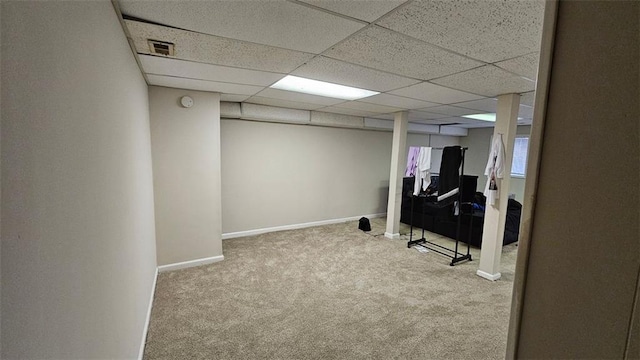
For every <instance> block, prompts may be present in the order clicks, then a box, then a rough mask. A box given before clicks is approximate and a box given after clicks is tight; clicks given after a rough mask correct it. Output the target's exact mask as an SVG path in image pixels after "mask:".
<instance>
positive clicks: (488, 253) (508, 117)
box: [477, 94, 520, 281]
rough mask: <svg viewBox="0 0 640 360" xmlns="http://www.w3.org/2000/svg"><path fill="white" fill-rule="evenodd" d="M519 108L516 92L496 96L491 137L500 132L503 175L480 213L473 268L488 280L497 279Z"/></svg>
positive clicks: (518, 96)
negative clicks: (491, 200)
mask: <svg viewBox="0 0 640 360" xmlns="http://www.w3.org/2000/svg"><path fill="white" fill-rule="evenodd" d="M519 109H520V95H518V94H506V95H500V96H498V111H497V113H496V124H495V127H494V130H493V136H494V138H495V137H496V136H499V134H502V141H503V142H504V151H505V160H504V178H503V179H502V180H501V181H500V185H499V186H498V192H499V194H500V199H499V200H498V201H497V203H496V205H495V206H491V205H489V204H487V206H486V209H485V212H484V227H483V230H482V249H481V250H480V266H479V267H478V271H477V274H478V276H481V277H483V278H485V279H488V280H492V281H495V280H498V279H499V278H500V276H501V275H500V257H501V255H502V242H503V237H504V227H505V222H506V220H507V203H508V200H509V185H510V182H511V161H512V160H513V144H514V142H515V138H516V129H517V125H518V110H519Z"/></svg>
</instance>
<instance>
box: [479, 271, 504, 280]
mask: <svg viewBox="0 0 640 360" xmlns="http://www.w3.org/2000/svg"><path fill="white" fill-rule="evenodd" d="M476 275H478V276H480V277H482V278H485V279H487V280H491V281H496V280H498V279H500V277H501V276H502V274H500V273H495V274H489V273H488V272H484V271H482V270H478V271H476Z"/></svg>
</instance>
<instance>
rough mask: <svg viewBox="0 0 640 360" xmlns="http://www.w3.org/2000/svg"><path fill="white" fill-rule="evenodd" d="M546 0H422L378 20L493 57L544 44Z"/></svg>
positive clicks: (520, 52) (528, 50)
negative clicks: (541, 41)
mask: <svg viewBox="0 0 640 360" xmlns="http://www.w3.org/2000/svg"><path fill="white" fill-rule="evenodd" d="M544 4H545V2H544V1H543V0H518V1H516V0H511V1H487V0H471V1H464V2H463V1H438V0H422V1H414V2H412V3H411V4H409V5H407V6H405V7H402V8H400V9H399V10H398V11H395V12H393V13H391V14H389V15H388V16H385V17H383V18H382V19H380V20H379V21H378V22H377V24H378V25H381V26H384V27H386V28H389V29H392V30H395V31H398V32H401V33H404V34H407V35H410V36H413V37H415V38H417V39H421V40H424V41H426V42H428V43H431V44H435V45H438V46H441V47H443V48H446V49H451V50H453V51H455V52H457V53H459V54H463V55H466V56H469V57H471V58H474V59H478V60H482V61H486V62H489V63H493V62H496V61H500V60H505V59H510V58H514V57H516V56H521V55H524V54H528V53H531V52H534V51H538V50H539V45H540V37H541V33H542V18H543V11H544Z"/></svg>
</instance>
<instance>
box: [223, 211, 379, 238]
mask: <svg viewBox="0 0 640 360" xmlns="http://www.w3.org/2000/svg"><path fill="white" fill-rule="evenodd" d="M363 216H364V217H367V218H370V219H373V218H380V217H384V216H387V213H380V214H371V215H361V216H352V217H348V218H341V219H330V220H321V221H313V222H308V223H302V224H292V225H282V226H274V227H269V228H264V229H255V230H246V231H238V232H231V233H226V234H222V240H226V239H233V238H238V237H244V236H253V235H260V234H266V233H270V232H274V231H282V230H295V229H304V228H308V227H312V226H320V225H329V224H339V223H343V222H347V221H354V220H359V219H360V218H361V217H363Z"/></svg>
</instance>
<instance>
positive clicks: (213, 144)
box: [149, 86, 222, 265]
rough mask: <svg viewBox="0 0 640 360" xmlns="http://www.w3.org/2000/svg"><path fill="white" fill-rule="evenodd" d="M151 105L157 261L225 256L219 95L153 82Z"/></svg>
mask: <svg viewBox="0 0 640 360" xmlns="http://www.w3.org/2000/svg"><path fill="white" fill-rule="evenodd" d="M185 95H189V96H191V97H192V98H193V100H194V105H193V107H191V108H184V107H182V106H181V105H180V98H181V97H182V96H185ZM149 106H150V109H151V112H150V117H151V145H152V152H153V182H154V193H155V214H156V237H157V247H158V264H159V265H167V264H174V263H178V262H183V261H191V260H198V259H203V258H211V257H215V256H221V255H222V240H221V239H222V238H221V236H222V220H221V216H222V215H221V207H220V206H221V205H220V95H219V94H216V93H208V92H201V91H191V90H179V89H170V88H164V87H157V86H151V87H149Z"/></svg>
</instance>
